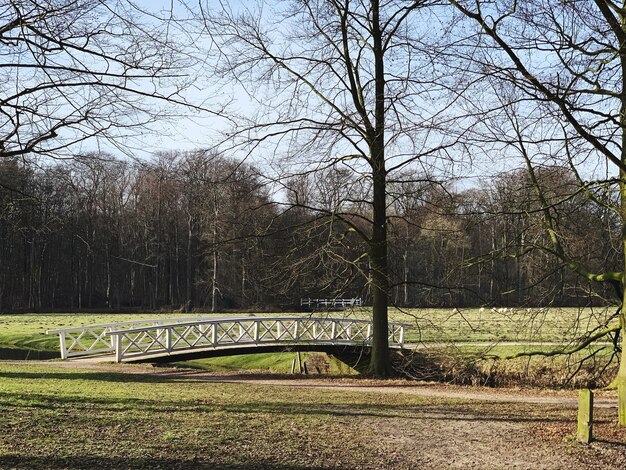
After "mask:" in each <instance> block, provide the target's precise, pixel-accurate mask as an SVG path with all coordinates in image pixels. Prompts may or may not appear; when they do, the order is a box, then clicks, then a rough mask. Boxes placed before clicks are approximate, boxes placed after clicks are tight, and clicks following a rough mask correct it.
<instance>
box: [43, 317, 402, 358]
mask: <svg viewBox="0 0 626 470" xmlns="http://www.w3.org/2000/svg"><path fill="white" fill-rule="evenodd" d="M46 333H48V334H58V335H59V341H60V346H61V358H62V359H68V358H74V357H86V356H94V355H107V354H108V355H111V354H113V355H114V357H115V361H116V362H139V361H142V362H146V361H166V362H167V361H174V360H178V361H180V360H185V359H189V358H197V357H210V356H215V355H235V354H245V353H251V352H263V351H264V350H274V351H276V350H280V349H281V348H284V349H286V348H289V349H292V350H316V349H319V350H325V349H328V347H329V346H331V347H369V346H370V344H371V340H372V322H371V321H369V320H362V319H356V318H329V317H309V316H289V317H283V316H271V317H265V316H248V317H222V318H211V317H192V318H173V319H158V320H139V321H129V322H119V323H109V324H103V325H87V326H80V327H75V328H65V329H61V330H48V331H47V332H46ZM389 344H390V347H392V348H402V347H403V345H404V325H403V324H401V323H390V324H389Z"/></svg>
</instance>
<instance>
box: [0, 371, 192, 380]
mask: <svg viewBox="0 0 626 470" xmlns="http://www.w3.org/2000/svg"><path fill="white" fill-rule="evenodd" d="M1 379H18V380H19V379H22V380H23V379H31V380H32V379H35V380H45V379H53V380H98V381H103V382H121V383H133V382H146V383H172V382H179V381H180V379H177V378H176V377H171V376H165V375H158V374H154V375H152V374H142V373H134V374H128V373H121V372H57V371H45V372H7V371H1V370H0V380H1Z"/></svg>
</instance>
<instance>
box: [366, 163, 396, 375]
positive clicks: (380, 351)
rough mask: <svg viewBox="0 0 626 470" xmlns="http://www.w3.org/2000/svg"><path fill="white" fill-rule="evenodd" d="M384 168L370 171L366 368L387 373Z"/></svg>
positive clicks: (387, 283) (378, 372) (388, 371)
mask: <svg viewBox="0 0 626 470" xmlns="http://www.w3.org/2000/svg"><path fill="white" fill-rule="evenodd" d="M385 194H386V189H385V176H384V171H383V170H381V171H378V172H375V173H374V226H373V228H372V238H371V240H370V246H369V257H370V266H371V270H372V273H371V291H372V332H373V335H372V357H371V360H370V372H371V373H372V374H374V375H376V376H379V377H385V376H389V375H391V362H390V359H389V320H388V311H387V306H388V302H389V298H388V297H389V294H388V291H389V278H388V271H387V214H386V204H385V199H386V198H385Z"/></svg>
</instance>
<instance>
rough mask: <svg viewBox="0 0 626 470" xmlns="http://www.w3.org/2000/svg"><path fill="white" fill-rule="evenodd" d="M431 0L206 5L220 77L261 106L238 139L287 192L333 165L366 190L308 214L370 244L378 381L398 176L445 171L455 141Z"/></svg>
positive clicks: (385, 368)
mask: <svg viewBox="0 0 626 470" xmlns="http://www.w3.org/2000/svg"><path fill="white" fill-rule="evenodd" d="M432 4H433V2H431V1H429V0H421V1H414V0H411V1H404V0H393V1H379V0H371V1H365V2H364V1H353V0H311V1H304V2H301V1H293V2H261V3H260V4H259V7H258V9H256V10H251V9H250V10H248V9H245V8H236V9H235V8H232V9H231V8H229V7H228V6H223V8H222V9H221V11H215V9H213V10H211V8H210V7H209V5H206V8H205V9H204V10H203V11H204V19H205V22H206V25H207V30H208V31H209V32H210V34H211V35H212V39H213V41H214V42H213V44H214V45H215V46H216V49H215V50H216V51H218V52H219V57H218V60H219V62H218V67H219V73H220V75H221V76H222V77H223V78H224V80H226V81H235V82H237V83H238V84H239V85H240V86H241V87H243V88H244V89H245V91H246V92H247V93H248V96H249V97H250V100H251V101H253V102H254V104H255V108H256V109H259V110H260V112H259V113H258V114H256V115H255V116H241V117H240V118H239V125H238V126H236V127H235V128H234V129H233V130H232V133H231V134H230V135H231V137H232V139H233V141H234V142H235V144H236V145H240V146H241V147H242V148H246V150H247V151H249V152H256V153H262V154H265V155H266V156H267V155H271V156H272V158H270V159H268V166H272V167H273V168H274V170H275V171H274V172H273V175H274V176H273V178H272V177H270V179H273V180H274V182H277V183H278V184H279V185H280V184H283V182H285V181H293V177H294V176H296V175H307V174H310V175H312V176H313V177H321V175H324V174H326V173H324V172H321V170H324V169H328V168H331V167H336V168H338V169H343V170H347V171H349V172H351V173H352V174H353V175H354V178H353V180H354V181H356V184H355V185H354V188H358V191H350V190H349V189H350V188H345V189H346V194H344V195H343V196H342V197H343V198H344V200H343V203H342V204H340V205H334V206H333V207H334V208H333V210H329V209H328V206H326V207H324V206H320V205H312V206H310V207H307V209H308V210H310V211H316V212H318V214H320V215H324V216H327V217H328V218H329V219H332V218H334V219H335V220H337V219H341V220H342V221H343V223H345V224H347V225H348V226H349V227H350V230H351V231H352V232H353V233H357V234H359V235H360V236H361V237H362V239H363V240H364V241H365V243H366V246H367V256H368V258H369V266H370V272H369V278H370V286H369V287H370V291H371V296H372V305H373V308H372V312H373V341H372V356H371V363H370V370H371V372H373V373H374V374H377V375H388V374H389V373H390V372H391V370H390V362H389V351H388V339H387V328H388V304H389V271H388V260H387V257H388V241H387V230H388V214H387V207H388V204H389V201H388V191H387V184H388V181H390V179H394V178H395V177H396V176H397V175H399V174H401V173H402V171H403V170H404V169H406V168H407V167H410V166H413V167H414V168H415V169H416V170H418V171H420V172H421V173H422V174H423V173H428V172H430V171H432V170H433V166H434V164H435V162H437V163H441V165H440V166H439V167H438V168H439V169H441V168H442V167H444V166H445V165H444V164H443V163H442V162H444V161H445V159H446V151H447V149H449V148H450V147H451V146H452V145H453V144H454V143H455V140H456V138H455V136H454V135H453V134H447V135H444V134H442V133H441V132H440V130H441V128H442V126H443V123H447V122H449V120H450V119H452V117H451V114H452V113H451V112H450V111H449V109H448V108H447V106H448V105H449V103H450V100H451V99H452V98H453V95H452V94H450V93H449V90H450V88H449V84H447V83H446V79H445V77H444V76H441V75H440V74H439V71H438V68H437V65H436V64H435V63H434V62H433V59H432V57H430V55H429V52H430V48H429V47H428V46H427V45H426V44H425V43H424V32H425V29H424V28H423V27H422V26H421V25H422V24H425V23H426V22H436V21H437V17H436V15H435V14H434V13H433V12H431V10H430V6H431V5H432ZM441 171H443V170H441ZM362 194H365V195H366V196H365V198H363V197H362ZM293 199H294V198H291V200H293ZM355 207H363V208H365V210H362V211H360V212H358V213H355V212H354V210H353V209H354V208H355ZM356 219H358V220H360V221H362V222H364V224H361V223H355V220H356Z"/></svg>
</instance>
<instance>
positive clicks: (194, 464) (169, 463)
mask: <svg viewBox="0 0 626 470" xmlns="http://www.w3.org/2000/svg"><path fill="white" fill-rule="evenodd" d="M333 467H334V468H342V467H336V466H333ZM0 468H12V469H13V468H15V469H24V470H26V469H28V470H32V469H68V468H82V469H94V470H96V469H98V470H104V469H115V470H118V469H145V470H148V469H150V470H153V469H168V470H170V469H172V470H179V469H181V470H182V469H211V470H214V469H216V468H224V469H233V470H244V469H278V470H297V469H313V470H315V469H321V468H328V467H320V466H311V465H307V464H304V463H303V464H284V463H279V462H272V461H269V460H264V459H258V460H254V461H249V462H237V461H236V460H235V459H233V460H231V461H229V460H227V459H224V460H219V461H211V460H201V459H189V460H186V459H175V458H172V459H168V458H152V457H145V458H130V457H129V458H124V457H93V456H84V457H83V456H72V457H56V458H55V457H51V456H45V457H44V456H41V457H39V456H23V455H19V456H18V455H12V456H0ZM343 468H349V467H343Z"/></svg>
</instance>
